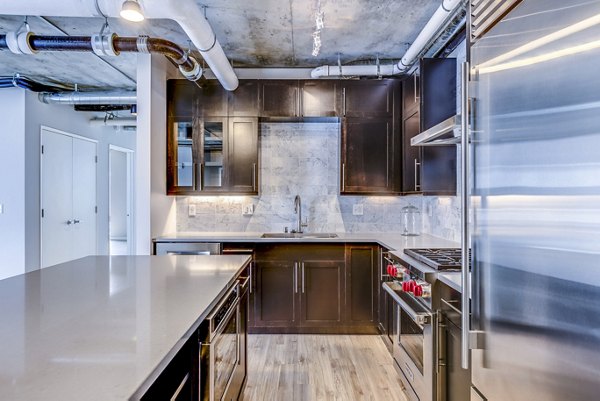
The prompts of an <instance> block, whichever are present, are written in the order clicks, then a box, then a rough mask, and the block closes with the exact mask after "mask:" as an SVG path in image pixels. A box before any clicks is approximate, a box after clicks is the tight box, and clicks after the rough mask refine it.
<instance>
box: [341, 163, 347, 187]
mask: <svg viewBox="0 0 600 401" xmlns="http://www.w3.org/2000/svg"><path fill="white" fill-rule="evenodd" d="M345 190H346V163H342V192H344V191H345Z"/></svg>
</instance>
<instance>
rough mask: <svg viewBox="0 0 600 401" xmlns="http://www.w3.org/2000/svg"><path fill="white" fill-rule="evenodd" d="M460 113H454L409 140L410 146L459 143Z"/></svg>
mask: <svg viewBox="0 0 600 401" xmlns="http://www.w3.org/2000/svg"><path fill="white" fill-rule="evenodd" d="M460 119H461V115H460V114H456V115H454V116H452V117H450V118H448V119H447V120H444V121H442V122H441V123H439V124H437V125H434V126H433V127H431V128H429V129H428V130H426V131H423V132H421V133H420V134H419V135H416V136H415V137H413V138H412V139H411V140H410V144H411V145H412V146H441V145H456V144H459V143H460V136H461V125H460Z"/></svg>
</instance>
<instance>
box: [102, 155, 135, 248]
mask: <svg viewBox="0 0 600 401" xmlns="http://www.w3.org/2000/svg"><path fill="white" fill-rule="evenodd" d="M111 150H114V151H116V152H122V153H125V155H126V157H127V195H126V196H127V255H132V254H133V244H134V239H135V225H134V224H133V214H134V210H133V188H134V186H133V185H134V183H133V180H134V178H133V168H134V156H135V151H133V150H132V149H128V148H123V147H121V146H116V145H108V254H109V255H110V254H111V253H110V212H111V204H110V199H111V198H110V197H111V187H112V182H111V179H110V176H111V174H110V173H111V167H112V163H111V161H112V156H111V153H110V152H111Z"/></svg>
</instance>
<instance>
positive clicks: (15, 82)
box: [0, 75, 64, 92]
mask: <svg viewBox="0 0 600 401" xmlns="http://www.w3.org/2000/svg"><path fill="white" fill-rule="evenodd" d="M15 87H16V88H22V89H27V90H30V91H32V92H58V91H61V90H64V88H59V87H57V86H51V85H46V84H42V83H40V82H36V81H33V80H31V79H29V78H27V77H22V76H20V75H15V76H12V77H0V88H15Z"/></svg>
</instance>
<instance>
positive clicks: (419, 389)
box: [394, 291, 435, 401]
mask: <svg viewBox="0 0 600 401" xmlns="http://www.w3.org/2000/svg"><path fill="white" fill-rule="evenodd" d="M394 300H395V301H396V313H397V321H398V328H397V333H398V334H397V337H396V339H397V341H395V343H394V360H395V361H396V363H397V365H398V367H399V368H400V370H401V371H402V374H403V377H402V379H403V381H405V387H407V386H406V384H409V386H408V387H407V389H409V388H410V389H412V390H413V391H414V393H415V395H416V397H417V399H418V400H419V401H433V399H434V398H433V397H434V383H435V382H434V371H433V367H434V364H433V363H434V355H433V354H434V352H433V348H434V339H433V324H434V315H433V313H431V311H430V310H429V309H428V308H426V307H425V306H424V305H422V304H421V303H420V302H419V301H417V300H416V298H414V297H413V296H412V295H410V294H408V293H405V292H400V291H395V296H394ZM409 392H410V391H409ZM409 395H410V394H409ZM411 398H413V399H414V398H415V397H414V396H413V397H411Z"/></svg>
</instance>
